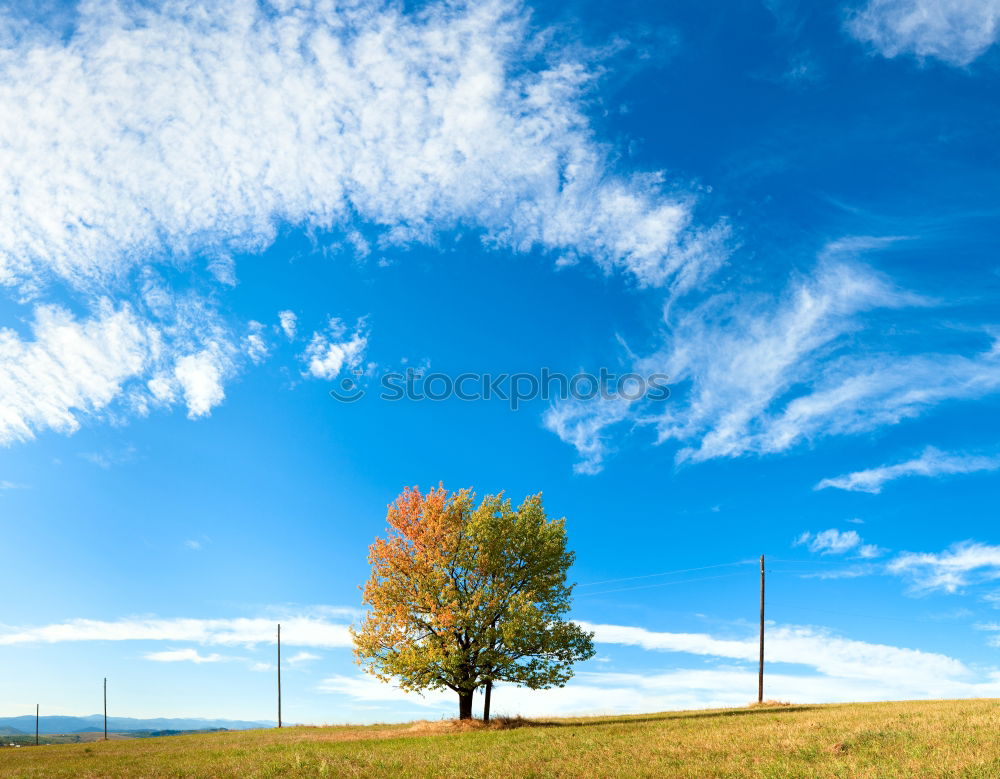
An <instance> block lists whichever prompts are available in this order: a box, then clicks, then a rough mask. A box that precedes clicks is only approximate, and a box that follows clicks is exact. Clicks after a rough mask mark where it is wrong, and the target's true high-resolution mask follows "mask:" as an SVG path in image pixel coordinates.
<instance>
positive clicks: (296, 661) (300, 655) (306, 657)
mask: <svg viewBox="0 0 1000 779" xmlns="http://www.w3.org/2000/svg"><path fill="white" fill-rule="evenodd" d="M320 659H322V658H320V656H319V655H314V654H313V653H312V652H297V653H296V654H294V655H292V656H291V657H289V658H288V659H287V660H286V661H285V662H286V663H288V664H289V665H300V664H302V663H309V662H312V661H313V660H320Z"/></svg>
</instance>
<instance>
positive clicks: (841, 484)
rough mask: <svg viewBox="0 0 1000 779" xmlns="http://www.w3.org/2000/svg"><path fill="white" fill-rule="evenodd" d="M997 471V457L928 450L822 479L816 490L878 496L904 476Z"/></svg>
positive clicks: (932, 448)
mask: <svg viewBox="0 0 1000 779" xmlns="http://www.w3.org/2000/svg"><path fill="white" fill-rule="evenodd" d="M998 469H1000V457H996V456H993V457H984V456H977V455H965V454H949V453H948V452H942V451H940V450H938V449H935V448H934V447H932V446H928V447H927V448H926V449H925V450H924V451H923V454H921V455H920V456H919V457H917V458H914V459H912V460H907V461H905V462H901V463H896V464H895V465H882V466H879V467H878V468H869V469H868V470H865V471H855V472H854V473H849V474H846V475H845V476H837V477H835V478H830V479H823V480H822V481H821V482H819V484H817V485H816V489H817V490H821V489H824V488H826V487H836V488H837V489H840V490H852V491H855V492H870V493H872V494H878V493H880V492H881V491H882V486H883V485H884V484H885V483H886V482H889V481H893V480H894V479H901V478H903V477H905V476H929V477H932V476H944V475H948V474H956V473H975V472H977V471H995V470H998Z"/></svg>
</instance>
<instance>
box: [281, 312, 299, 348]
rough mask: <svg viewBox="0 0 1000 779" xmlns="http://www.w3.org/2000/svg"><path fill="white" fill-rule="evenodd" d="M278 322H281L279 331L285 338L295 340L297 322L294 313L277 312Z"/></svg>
mask: <svg viewBox="0 0 1000 779" xmlns="http://www.w3.org/2000/svg"><path fill="white" fill-rule="evenodd" d="M278 320H279V321H280V322H281V330H282V332H284V334H285V336H286V337H287V338H288V340H289V341H291V340H292V339H293V338H295V328H296V323H297V322H298V317H297V316H295V312H294V311H279V312H278Z"/></svg>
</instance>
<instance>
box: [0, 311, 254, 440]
mask: <svg viewBox="0 0 1000 779" xmlns="http://www.w3.org/2000/svg"><path fill="white" fill-rule="evenodd" d="M195 308H196V309H197V310H196V311H190V310H189V309H188V307H187V306H186V305H185V304H183V303H175V304H174V309H175V310H172V311H170V312H168V313H167V316H166V318H159V317H155V316H153V315H151V314H150V313H149V312H148V311H147V310H146V309H145V308H144V307H143V306H139V305H133V304H128V303H123V304H118V305H116V304H115V303H113V302H112V301H111V300H110V299H107V298H105V299H102V300H101V301H99V303H98V304H97V307H96V311H95V313H94V314H93V315H92V316H90V317H88V318H78V317H76V316H74V315H73V314H71V313H70V312H69V311H68V310H66V309H65V308H62V307H59V306H39V307H37V308H36V309H35V316H34V321H33V322H32V323H31V337H30V338H24V337H22V336H20V335H19V334H17V333H16V332H14V331H13V330H10V329H3V330H0V444H10V443H13V442H15V441H27V440H30V439H32V438H34V437H35V435H36V434H37V433H38V432H39V431H43V430H54V431H56V432H60V433H72V432H74V431H76V430H77V429H78V428H79V427H80V425H81V423H82V421H83V420H85V419H88V418H95V417H100V416H109V415H111V416H113V415H114V414H116V413H117V414H127V413H131V414H145V413H148V412H149V410H150V409H152V408H155V407H169V406H172V405H176V404H182V405H184V406H186V408H187V412H188V416H189V417H191V418H197V417H200V416H205V415H207V414H208V413H209V412H210V411H211V409H212V408H213V407H214V406H216V405H217V404H218V403H220V402H221V401H222V399H223V398H224V397H225V392H224V389H223V382H224V380H225V379H226V378H227V377H229V376H231V375H232V374H233V372H234V371H235V369H236V365H237V361H236V357H235V353H234V349H233V347H232V344H231V343H230V341H229V334H228V330H227V328H226V327H225V326H224V325H223V324H222V322H221V320H220V319H219V318H218V317H217V315H215V314H214V313H213V312H211V311H205V310H203V309H202V308H201V306H200V305H196V306H195Z"/></svg>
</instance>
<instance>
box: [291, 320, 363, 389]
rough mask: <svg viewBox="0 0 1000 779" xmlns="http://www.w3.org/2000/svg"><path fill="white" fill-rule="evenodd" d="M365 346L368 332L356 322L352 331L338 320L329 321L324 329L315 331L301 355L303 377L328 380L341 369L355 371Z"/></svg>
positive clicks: (361, 323)
mask: <svg viewBox="0 0 1000 779" xmlns="http://www.w3.org/2000/svg"><path fill="white" fill-rule="evenodd" d="M367 346H368V331H367V328H366V327H365V324H364V322H359V323H358V324H357V325H356V326H355V328H354V330H353V331H352V332H350V333H349V332H348V329H347V327H346V326H345V325H344V323H343V322H341V321H340V320H339V319H331V320H330V321H329V322H328V323H327V326H326V329H325V330H322V331H320V332H315V333H313V335H312V338H311V339H310V341H309V345H308V346H307V347H306V350H305V352H303V354H302V360H303V362H305V364H306V370H305V375H307V376H312V377H314V378H317V379H332V378H334V377H335V376H337V375H338V374H339V373H340V372H341V371H342V370H344V369H345V368H356V367H357V366H358V365H360V364H361V360H362V359H363V358H364V353H365V348H366V347H367Z"/></svg>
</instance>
